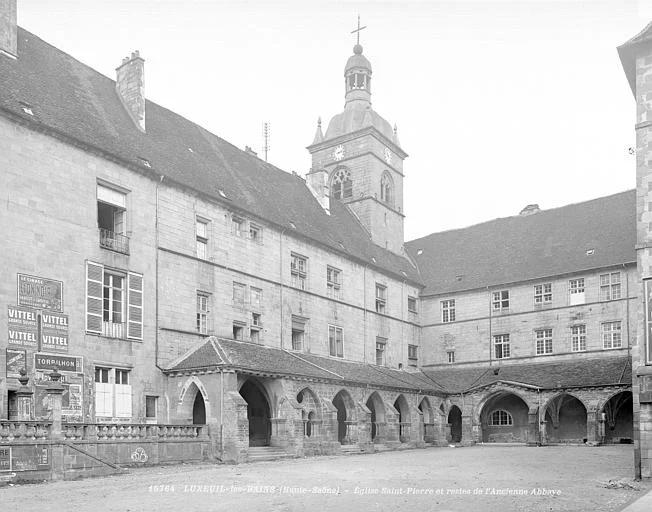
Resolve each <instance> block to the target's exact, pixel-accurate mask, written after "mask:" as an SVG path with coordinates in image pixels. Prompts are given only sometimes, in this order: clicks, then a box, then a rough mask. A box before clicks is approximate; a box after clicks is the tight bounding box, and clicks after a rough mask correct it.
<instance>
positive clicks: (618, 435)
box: [602, 391, 634, 444]
mask: <svg viewBox="0 0 652 512" xmlns="http://www.w3.org/2000/svg"><path fill="white" fill-rule="evenodd" d="M602 413H603V414H604V419H605V423H604V442H605V443H621V444H630V443H632V442H633V439H634V421H633V418H634V409H633V402H632V392H631V391H622V392H620V393H617V394H615V395H614V396H612V397H611V398H610V399H609V400H607V402H606V403H605V404H604V407H603V408H602Z"/></svg>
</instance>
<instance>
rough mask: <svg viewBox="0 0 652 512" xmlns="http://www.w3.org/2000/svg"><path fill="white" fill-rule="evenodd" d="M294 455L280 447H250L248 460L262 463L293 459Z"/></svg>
mask: <svg viewBox="0 0 652 512" xmlns="http://www.w3.org/2000/svg"><path fill="white" fill-rule="evenodd" d="M292 457H293V456H292V454H290V453H288V452H286V451H285V450H284V449H283V448H280V447H278V446H250V447H249V453H248V455H247V460H248V461H249V462H260V461H264V460H278V459H291V458H292Z"/></svg>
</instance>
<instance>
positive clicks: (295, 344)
mask: <svg viewBox="0 0 652 512" xmlns="http://www.w3.org/2000/svg"><path fill="white" fill-rule="evenodd" d="M306 323H307V320H306V319H305V318H302V317H298V316H292V350H304V348H305V341H306Z"/></svg>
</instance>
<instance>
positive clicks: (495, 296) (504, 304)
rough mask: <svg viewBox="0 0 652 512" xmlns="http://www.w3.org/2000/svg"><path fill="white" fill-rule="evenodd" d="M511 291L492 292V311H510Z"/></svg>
mask: <svg viewBox="0 0 652 512" xmlns="http://www.w3.org/2000/svg"><path fill="white" fill-rule="evenodd" d="M509 300H510V299H509V290H496V291H492V292H491V309H492V311H493V312H495V313H502V312H506V311H509Z"/></svg>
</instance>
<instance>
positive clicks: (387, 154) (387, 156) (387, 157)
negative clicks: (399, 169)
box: [385, 148, 392, 164]
mask: <svg viewBox="0 0 652 512" xmlns="http://www.w3.org/2000/svg"><path fill="white" fill-rule="evenodd" d="M385 162H387V163H388V164H391V163H392V152H391V151H390V150H389V148H385Z"/></svg>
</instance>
